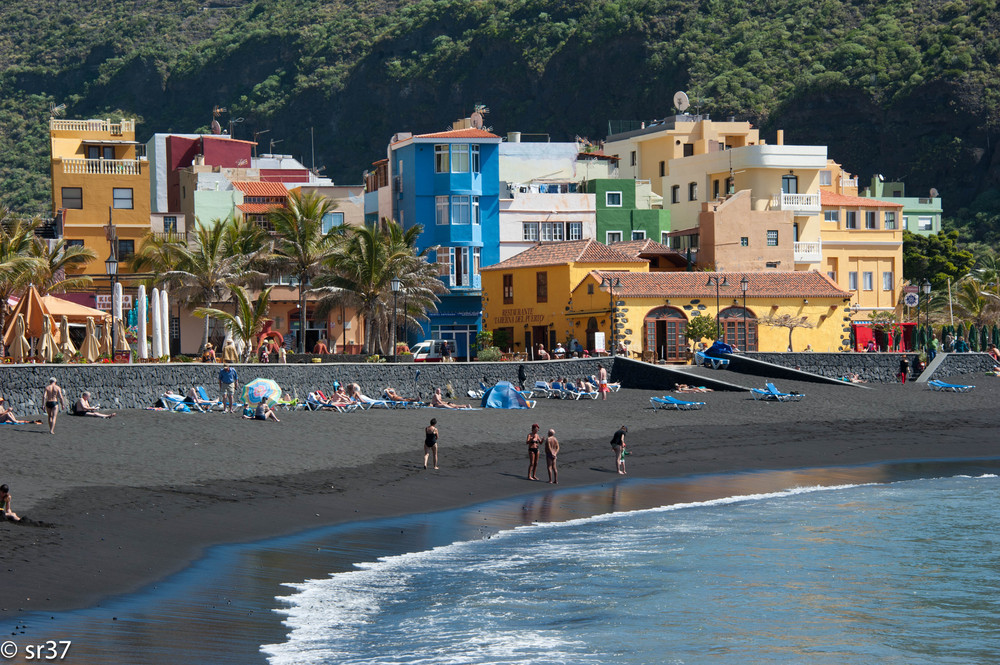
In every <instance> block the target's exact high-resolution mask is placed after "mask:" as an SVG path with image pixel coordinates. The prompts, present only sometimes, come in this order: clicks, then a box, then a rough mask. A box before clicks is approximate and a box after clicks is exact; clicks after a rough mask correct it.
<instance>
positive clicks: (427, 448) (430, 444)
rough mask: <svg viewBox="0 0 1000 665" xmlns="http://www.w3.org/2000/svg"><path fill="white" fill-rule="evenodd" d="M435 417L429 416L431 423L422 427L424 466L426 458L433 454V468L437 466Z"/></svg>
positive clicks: (425, 466)
mask: <svg viewBox="0 0 1000 665" xmlns="http://www.w3.org/2000/svg"><path fill="white" fill-rule="evenodd" d="M437 424H438V421H437V418H431V424H430V425H428V426H427V427H425V428H424V468H425V469H426V468H427V459H428V458H429V457H430V456H431V453H433V454H434V468H435V469H436V468H438V428H437Z"/></svg>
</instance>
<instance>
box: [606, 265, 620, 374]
mask: <svg viewBox="0 0 1000 665" xmlns="http://www.w3.org/2000/svg"><path fill="white" fill-rule="evenodd" d="M621 285H622V281H621V279H619V278H617V277H615V278H614V280H612V279H611V278H610V277H602V278H601V287H602V288H603V287H605V286H606V287H608V289H610V291H611V356H612V357H614V356H616V355H617V354H618V329H617V326H618V303H617V302H616V301H615V287H616V286H617V287H618V288H621Z"/></svg>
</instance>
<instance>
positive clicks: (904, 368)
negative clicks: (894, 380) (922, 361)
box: [899, 356, 910, 386]
mask: <svg viewBox="0 0 1000 665" xmlns="http://www.w3.org/2000/svg"><path fill="white" fill-rule="evenodd" d="M909 372H910V361H909V360H907V358H906V356H903V357H902V358H900V359H899V382H900V383H902V384H903V385H904V386H905V385H906V375H907V374H909Z"/></svg>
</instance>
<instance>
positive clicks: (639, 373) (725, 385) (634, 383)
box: [611, 356, 750, 392]
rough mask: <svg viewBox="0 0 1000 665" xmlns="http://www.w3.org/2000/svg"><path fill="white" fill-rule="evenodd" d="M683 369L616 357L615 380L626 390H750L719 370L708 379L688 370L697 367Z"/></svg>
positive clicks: (612, 373) (725, 372) (613, 376)
mask: <svg viewBox="0 0 1000 665" xmlns="http://www.w3.org/2000/svg"><path fill="white" fill-rule="evenodd" d="M681 367H686V366H683V365H681V366H678V365H653V364H652V363H647V362H642V361H641V360H632V359H631V358H623V357H622V356H618V357H617V358H615V363H614V367H613V369H612V372H611V379H612V380H613V381H620V382H621V384H622V385H623V386H625V387H626V388H641V389H648V390H673V389H674V388H675V387H676V386H677V384H679V383H684V384H687V385H689V386H690V385H694V386H704V387H705V388H711V389H712V390H720V391H721V390H725V391H730V392H748V391H749V390H750V388H749V387H748V386H744V385H740V384H738V383H734V382H733V381H732V379H733V378H735V377H734V376H733V375H732V374H731V373H729V372H727V371H725V370H718V371H717V372H715V373H714V374H713V375H711V376H706V375H704V374H701V373H698V374H696V373H694V372H691V371H687V369H694V368H691V367H688V368H687V369H680V368H681Z"/></svg>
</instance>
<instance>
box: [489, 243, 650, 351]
mask: <svg viewBox="0 0 1000 665" xmlns="http://www.w3.org/2000/svg"><path fill="white" fill-rule="evenodd" d="M594 270H615V271H636V272H647V271H648V270H649V262H648V261H646V260H643V259H639V258H635V257H633V256H630V255H628V254H626V253H624V252H620V251H618V250H615V249H612V248H610V247H607V246H605V245H603V244H601V243H599V242H597V241H596V240H573V241H570V242H554V243H543V244H540V245H536V246H535V247H531V248H529V249H526V250H525V251H523V252H521V253H520V254H517V255H515V256H512V257H511V258H509V259H507V260H506V261H501V262H500V263H497V264H494V265H492V266H487V267H484V268H482V269H481V273H482V280H483V330H489V331H492V332H493V334H494V337H495V338H496V339H497V340H498V343H499V344H501V345H502V346H501V348H504V349H505V350H512V351H522V352H525V353H528V354H529V357H530V358H534V357H535V354H536V353H537V351H538V345H539V344H541V345H543V346H544V347H545V348H546V349H549V350H551V349H552V348H554V347H555V345H556V343H562V344H563V345H564V346H565V345H566V344H568V343H569V342H570V341H571V340H573V339H574V338H575V339H578V340H579V342H580V344H581V345H583V346H585V347H586V348H589V349H593V348H594V333H597V332H604V333H605V339H609V340H610V336H611V326H610V323H609V319H608V317H607V316H606V312H607V306H606V304H605V307H604V311H605V317H604V324H603V325H602V326H601V325H598V324H597V323H596V320H595V322H594V325H593V326H590V327H588V328H586V329H583V330H580V329H578V326H576V325H575V320H573V319H570V317H569V315H568V312H570V311H571V310H572V309H574V304H573V303H572V302H571V298H570V296H571V293H572V290H573V289H574V288H575V287H576V286H577V285H578V284H579V283H580V282H581V281H582V280H583V279H584V278H586V276H587V275H588V274H590V273H591V271H594ZM498 333H499V335H498ZM505 342H506V343H505Z"/></svg>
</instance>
